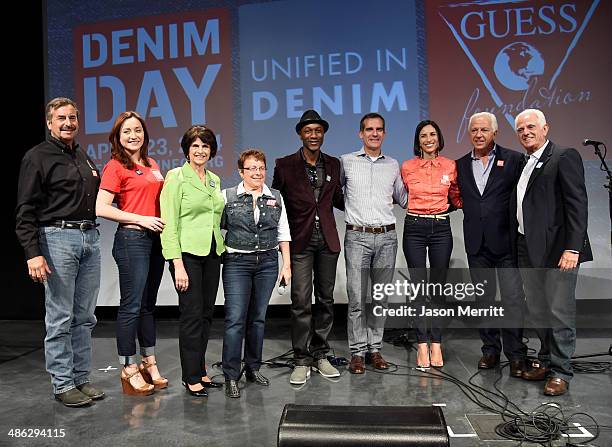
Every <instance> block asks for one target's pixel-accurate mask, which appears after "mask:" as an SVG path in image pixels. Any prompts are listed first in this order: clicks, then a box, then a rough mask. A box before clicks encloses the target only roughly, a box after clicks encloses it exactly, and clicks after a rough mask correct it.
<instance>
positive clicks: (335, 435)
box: [277, 404, 449, 447]
mask: <svg viewBox="0 0 612 447" xmlns="http://www.w3.org/2000/svg"><path fill="white" fill-rule="evenodd" d="M277 445H278V447H330V446H331V447H361V446H368V447H377V446H385V447H394V446H402V447H409V446H419V447H434V446H435V447H447V446H449V437H448V430H447V428H446V421H445V420H444V415H443V414H442V410H441V409H440V408H439V407H390V406H385V407H376V406H369V407H351V406H336V405H295V404H287V405H285V408H283V414H282V415H281V419H280V424H279V426H278V443H277Z"/></svg>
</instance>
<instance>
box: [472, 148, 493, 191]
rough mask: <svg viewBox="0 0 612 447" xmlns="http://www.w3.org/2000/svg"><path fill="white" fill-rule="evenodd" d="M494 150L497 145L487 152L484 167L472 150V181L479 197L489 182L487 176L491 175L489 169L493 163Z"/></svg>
mask: <svg viewBox="0 0 612 447" xmlns="http://www.w3.org/2000/svg"><path fill="white" fill-rule="evenodd" d="M496 148H497V145H494V146H493V149H491V150H490V151H489V153H488V155H489V159H488V161H487V165H486V166H485V165H483V164H482V160H481V159H480V158H478V157H477V156H476V154H475V153H474V150H473V149H472V173H473V174H474V180H475V181H476V186H478V191H480V195H482V193H483V192H484V190H485V186H487V181H488V180H489V175H490V174H491V167H492V166H493V162H494V161H495V149H496Z"/></svg>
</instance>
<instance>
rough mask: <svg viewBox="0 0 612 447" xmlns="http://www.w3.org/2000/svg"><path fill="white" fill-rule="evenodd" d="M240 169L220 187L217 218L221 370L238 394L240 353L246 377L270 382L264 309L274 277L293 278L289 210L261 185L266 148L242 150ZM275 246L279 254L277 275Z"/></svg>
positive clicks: (227, 387) (231, 394)
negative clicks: (221, 241)
mask: <svg viewBox="0 0 612 447" xmlns="http://www.w3.org/2000/svg"><path fill="white" fill-rule="evenodd" d="M238 171H239V173H240V177H242V180H243V181H242V182H241V183H240V184H238V185H237V186H235V187H233V188H228V189H224V190H223V198H224V200H225V209H224V211H223V220H222V224H221V226H222V228H224V229H226V230H227V234H226V235H225V246H226V253H225V254H224V261H223V263H224V265H223V289H224V291H225V335H224V337H223V373H224V375H225V394H226V396H227V397H240V390H239V388H238V385H237V382H238V380H239V379H240V376H241V374H242V369H241V362H242V360H243V359H244V363H245V365H244V372H245V376H246V378H247V380H248V381H249V382H254V383H256V384H258V385H263V386H268V385H269V383H270V382H269V381H268V379H267V378H265V377H264V376H263V375H261V374H260V373H259V367H260V366H261V357H262V349H263V339H264V325H265V317H266V309H267V307H268V302H269V301H270V296H271V295H272V291H273V290H274V286H275V284H276V281H277V278H278V279H279V280H280V281H281V283H284V284H288V283H289V280H290V279H291V265H290V261H289V259H290V258H289V241H291V236H290V234H289V223H288V222H287V213H286V211H285V207H284V204H283V199H282V197H281V195H280V193H279V192H278V191H277V190H274V189H270V188H268V187H267V186H266V185H265V180H266V156H265V154H264V153H263V152H262V151H259V150H256V149H248V150H246V151H244V152H242V154H240V159H239V160H238ZM279 249H280V252H281V255H282V260H283V264H282V269H281V272H280V276H279V274H278V254H277V252H278V250H279ZM243 339H244V358H243V355H242V352H243V349H242V341H243Z"/></svg>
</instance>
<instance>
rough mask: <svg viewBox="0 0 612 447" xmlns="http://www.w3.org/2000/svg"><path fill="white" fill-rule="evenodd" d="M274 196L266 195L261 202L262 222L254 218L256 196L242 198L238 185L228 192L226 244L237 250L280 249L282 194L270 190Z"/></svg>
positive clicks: (224, 224)
mask: <svg viewBox="0 0 612 447" xmlns="http://www.w3.org/2000/svg"><path fill="white" fill-rule="evenodd" d="M270 191H271V192H272V194H273V195H272V196H270V195H267V194H265V193H264V194H262V195H261V196H259V198H258V199H257V207H258V208H259V222H257V224H256V223H255V216H254V215H253V196H251V194H247V193H246V192H245V193H242V194H240V195H238V186H234V187H233V188H228V189H226V190H225V195H226V197H227V203H226V204H225V209H224V210H223V216H222V219H221V228H224V229H226V230H227V234H226V235H225V245H226V246H228V247H231V248H235V249H237V250H249V251H264V250H270V249H272V248H275V247H276V246H278V222H279V220H280V216H281V211H282V207H281V201H280V192H279V191H277V190H276V189H270Z"/></svg>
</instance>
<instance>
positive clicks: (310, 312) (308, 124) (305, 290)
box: [272, 110, 344, 385]
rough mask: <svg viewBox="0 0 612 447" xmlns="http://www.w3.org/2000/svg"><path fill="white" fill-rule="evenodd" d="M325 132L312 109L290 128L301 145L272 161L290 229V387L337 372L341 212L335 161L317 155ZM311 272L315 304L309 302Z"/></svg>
mask: <svg viewBox="0 0 612 447" xmlns="http://www.w3.org/2000/svg"><path fill="white" fill-rule="evenodd" d="M328 128H329V124H328V123H327V121H325V120H323V119H322V118H321V117H320V116H319V114H318V113H317V112H316V111H314V110H307V111H306V112H304V114H303V115H302V117H301V118H300V121H299V122H298V123H297V124H296V126H295V130H296V132H297V133H298V135H299V136H300V139H301V140H302V147H301V148H300V149H299V150H298V151H297V152H296V153H294V154H292V155H287V156H286V157H283V158H279V159H277V160H276V166H275V168H274V179H273V181H272V188H275V189H278V190H279V191H280V192H281V194H282V195H283V199H284V201H285V207H286V210H287V218H288V219H289V228H290V229H291V266H292V273H293V277H292V284H291V341H292V343H293V352H294V357H295V365H296V366H295V368H294V370H293V372H292V373H291V378H290V380H289V381H290V383H291V384H293V385H301V384H303V383H305V382H306V380H308V378H309V377H310V370H311V368H312V369H313V370H315V371H318V372H319V373H320V374H321V375H323V376H325V377H338V376H339V375H340V373H339V372H338V370H337V369H336V368H334V367H333V366H332V365H331V364H330V362H329V361H328V360H327V353H328V351H329V344H328V342H327V338H328V336H329V333H330V331H331V328H332V323H333V321H334V314H333V304H334V285H335V282H336V265H337V262H338V256H339V254H340V240H339V238H338V232H337V230H336V220H335V218H334V210H333V209H334V207H336V208H338V209H341V210H343V209H344V198H343V195H342V189H341V187H340V161H339V160H338V159H337V158H335V157H331V156H329V155H326V154H324V153H322V152H321V146H322V145H323V138H324V134H325V132H327V129H328ZM313 272H314V294H315V298H316V302H315V304H313V305H312V304H311V302H312V292H313Z"/></svg>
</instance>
